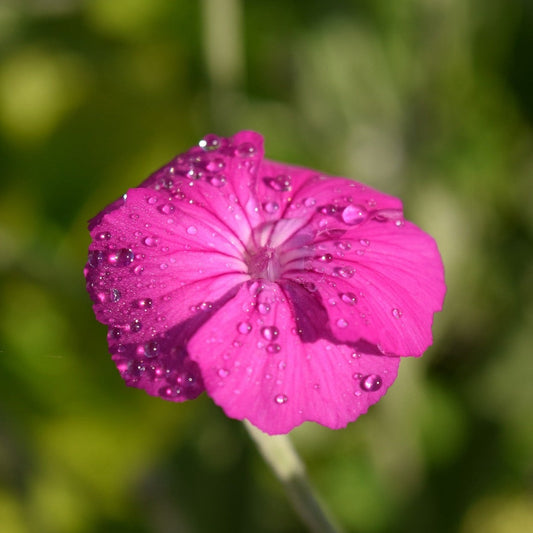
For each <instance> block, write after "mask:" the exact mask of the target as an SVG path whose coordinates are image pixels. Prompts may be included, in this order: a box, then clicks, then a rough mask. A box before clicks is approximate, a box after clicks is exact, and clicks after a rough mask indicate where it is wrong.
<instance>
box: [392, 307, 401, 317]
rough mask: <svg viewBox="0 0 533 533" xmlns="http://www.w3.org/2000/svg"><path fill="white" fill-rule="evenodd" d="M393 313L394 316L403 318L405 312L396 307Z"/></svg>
mask: <svg viewBox="0 0 533 533" xmlns="http://www.w3.org/2000/svg"><path fill="white" fill-rule="evenodd" d="M391 313H392V316H393V317H394V318H401V316H402V314H403V313H402V312H401V311H400V310H399V309H398V308H397V307H395V308H394V309H393V310H392V311H391Z"/></svg>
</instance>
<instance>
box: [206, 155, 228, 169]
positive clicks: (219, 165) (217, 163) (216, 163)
mask: <svg viewBox="0 0 533 533" xmlns="http://www.w3.org/2000/svg"><path fill="white" fill-rule="evenodd" d="M225 166H226V163H224V160H223V159H221V158H220V157H215V159H212V160H211V161H209V163H207V166H206V168H207V170H209V172H220V171H221V170H223V169H224V167H225Z"/></svg>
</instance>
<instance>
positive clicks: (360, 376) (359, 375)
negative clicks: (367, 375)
mask: <svg viewBox="0 0 533 533" xmlns="http://www.w3.org/2000/svg"><path fill="white" fill-rule="evenodd" d="M362 377H363V374H361V373H360V372H356V373H355V374H353V375H352V378H353V379H355V380H356V381H359V380H360V379H361V378H362Z"/></svg>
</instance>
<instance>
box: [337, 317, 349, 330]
mask: <svg viewBox="0 0 533 533" xmlns="http://www.w3.org/2000/svg"><path fill="white" fill-rule="evenodd" d="M337 326H338V327H339V328H345V327H347V326H348V322H346V320H344V318H339V319H338V320H337Z"/></svg>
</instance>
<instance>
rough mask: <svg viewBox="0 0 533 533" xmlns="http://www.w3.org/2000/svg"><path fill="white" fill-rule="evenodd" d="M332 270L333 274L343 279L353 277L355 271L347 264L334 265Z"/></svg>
mask: <svg viewBox="0 0 533 533" xmlns="http://www.w3.org/2000/svg"><path fill="white" fill-rule="evenodd" d="M333 271H334V272H335V274H337V276H340V277H341V278H345V279H348V278H351V277H353V275H354V273H355V271H354V269H353V268H352V267H349V266H344V267H336V268H334V269H333Z"/></svg>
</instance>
